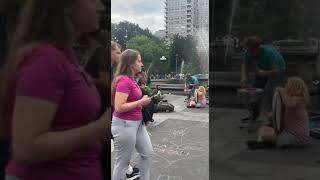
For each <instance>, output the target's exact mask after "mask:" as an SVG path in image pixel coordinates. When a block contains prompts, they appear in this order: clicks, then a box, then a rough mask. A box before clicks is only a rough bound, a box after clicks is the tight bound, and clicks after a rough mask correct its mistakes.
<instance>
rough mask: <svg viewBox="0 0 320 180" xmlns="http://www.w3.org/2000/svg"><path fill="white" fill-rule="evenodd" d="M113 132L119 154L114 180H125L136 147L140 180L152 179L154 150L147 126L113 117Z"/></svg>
mask: <svg viewBox="0 0 320 180" xmlns="http://www.w3.org/2000/svg"><path fill="white" fill-rule="evenodd" d="M111 132H112V134H113V140H114V148H115V152H116V153H117V157H116V163H115V166H114V169H113V178H112V179H113V180H124V179H125V178H126V175H125V172H126V170H127V169H128V162H130V160H131V156H132V152H133V149H134V147H135V148H136V150H137V151H138V153H139V154H140V164H139V165H140V166H139V167H140V180H149V179H150V164H151V157H152V155H153V148H152V144H151V140H150V137H149V134H148V132H147V130H146V126H145V125H143V124H142V120H140V121H128V120H124V119H120V118H117V117H112V124H111Z"/></svg>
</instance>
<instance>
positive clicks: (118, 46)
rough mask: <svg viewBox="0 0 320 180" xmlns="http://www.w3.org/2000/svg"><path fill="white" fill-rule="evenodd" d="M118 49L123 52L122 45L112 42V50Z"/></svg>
mask: <svg viewBox="0 0 320 180" xmlns="http://www.w3.org/2000/svg"><path fill="white" fill-rule="evenodd" d="M116 47H117V48H119V49H120V50H121V45H120V44H119V43H117V42H114V41H111V50H112V49H115V48H116Z"/></svg>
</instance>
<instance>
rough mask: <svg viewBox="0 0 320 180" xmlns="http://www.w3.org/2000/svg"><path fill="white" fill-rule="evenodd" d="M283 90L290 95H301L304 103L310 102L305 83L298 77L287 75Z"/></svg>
mask: <svg viewBox="0 0 320 180" xmlns="http://www.w3.org/2000/svg"><path fill="white" fill-rule="evenodd" d="M285 92H286V94H288V95H291V96H298V97H302V98H303V99H304V101H305V102H306V103H309V102H310V95H309V91H308V87H307V85H306V83H305V82H304V81H303V80H302V79H301V78H300V77H296V76H293V77H289V78H288V82H287V84H286V86H285Z"/></svg>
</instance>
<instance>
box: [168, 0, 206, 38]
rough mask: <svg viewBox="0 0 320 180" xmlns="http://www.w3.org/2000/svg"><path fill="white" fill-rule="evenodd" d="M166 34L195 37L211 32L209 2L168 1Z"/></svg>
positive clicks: (199, 0)
mask: <svg viewBox="0 0 320 180" xmlns="http://www.w3.org/2000/svg"><path fill="white" fill-rule="evenodd" d="M165 24H166V34H180V35H182V36H186V35H195V34H197V33H198V32H199V31H200V30H201V31H202V29H204V30H206V31H207V32H208V30H209V0H166V1H165Z"/></svg>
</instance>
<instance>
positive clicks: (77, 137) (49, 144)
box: [12, 96, 110, 164]
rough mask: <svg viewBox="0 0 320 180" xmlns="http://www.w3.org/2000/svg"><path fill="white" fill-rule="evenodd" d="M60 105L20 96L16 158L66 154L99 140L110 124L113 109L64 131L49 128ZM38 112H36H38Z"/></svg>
mask: <svg viewBox="0 0 320 180" xmlns="http://www.w3.org/2000/svg"><path fill="white" fill-rule="evenodd" d="M56 111H57V105H54V104H52V103H49V102H47V101H43V100H39V99H33V98H30V97H24V96H17V97H16V100H15V108H14V114H13V127H12V128H13V132H12V133H13V158H14V159H15V160H16V161H17V162H19V163H27V164H28V163H36V162H43V161H50V160H54V159H57V158H62V157H65V156H66V155H68V154H70V153H72V152H73V151H75V150H77V149H79V148H81V147H84V146H86V145H87V144H91V143H94V142H98V141H99V139H100V138H101V137H102V136H104V135H106V134H107V132H106V130H107V128H106V127H107V126H110V109H108V110H107V111H106V113H105V114H104V115H103V116H102V117H101V118H100V119H98V120H97V121H94V122H92V123H89V124H87V125H85V126H82V127H79V128H74V129H70V130H65V131H56V132H53V131H49V129H50V127H51V124H52V121H53V119H54V115H55V113H56ZM35 112H36V113H35Z"/></svg>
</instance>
